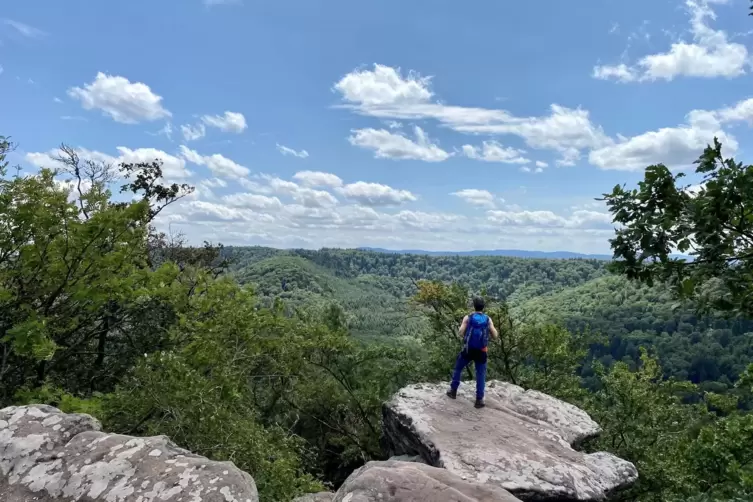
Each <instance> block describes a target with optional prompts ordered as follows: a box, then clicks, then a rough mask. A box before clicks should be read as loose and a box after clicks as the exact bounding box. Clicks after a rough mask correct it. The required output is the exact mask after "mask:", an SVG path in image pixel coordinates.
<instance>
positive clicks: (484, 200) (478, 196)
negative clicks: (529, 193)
mask: <svg viewBox="0 0 753 502" xmlns="http://www.w3.org/2000/svg"><path fill="white" fill-rule="evenodd" d="M450 195H454V196H455V197H460V198H461V199H463V200H464V201H466V202H467V203H468V204H472V205H474V206H480V207H489V208H493V207H494V195H493V194H492V193H491V192H490V191H488V190H478V189H475V188H466V189H464V190H459V191H457V192H453V193H451V194H450ZM500 202H504V200H501V201H500Z"/></svg>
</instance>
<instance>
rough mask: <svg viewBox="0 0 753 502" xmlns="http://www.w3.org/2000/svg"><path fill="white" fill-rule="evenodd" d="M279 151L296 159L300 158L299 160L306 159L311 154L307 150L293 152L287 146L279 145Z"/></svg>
mask: <svg viewBox="0 0 753 502" xmlns="http://www.w3.org/2000/svg"><path fill="white" fill-rule="evenodd" d="M277 150H278V151H279V152H280V153H281V154H283V155H292V156H294V157H298V158H299V159H305V158H306V157H308V156H309V152H307V151H306V150H301V151H300V152H297V151H295V150H293V149H292V148H288V147H287V146H285V145H281V144H279V143H278V144H277Z"/></svg>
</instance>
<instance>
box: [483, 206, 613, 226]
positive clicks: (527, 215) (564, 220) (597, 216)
mask: <svg viewBox="0 0 753 502" xmlns="http://www.w3.org/2000/svg"><path fill="white" fill-rule="evenodd" d="M486 214H487V218H488V220H489V221H490V222H492V223H495V224H498V225H502V226H532V227H553V228H587V227H596V228H598V227H602V228H604V227H605V226H607V227H608V226H609V225H611V223H612V216H611V215H610V214H608V213H600V212H598V211H589V210H578V211H573V213H572V214H570V216H561V215H558V214H556V213H554V212H552V211H499V210H491V211H487V213H486Z"/></svg>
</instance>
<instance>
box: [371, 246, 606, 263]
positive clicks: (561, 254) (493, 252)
mask: <svg viewBox="0 0 753 502" xmlns="http://www.w3.org/2000/svg"><path fill="white" fill-rule="evenodd" d="M357 249H359V250H361V251H373V252H376V253H390V254H419V255H428V256H510V257H514V258H549V259H568V258H582V259H587V260H607V261H611V260H612V256H611V255H607V254H585V253H573V252H571V251H526V250H522V249H490V250H473V251H424V250H420V249H401V250H394V249H384V248H370V247H359V248H357Z"/></svg>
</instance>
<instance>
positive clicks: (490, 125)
mask: <svg viewBox="0 0 753 502" xmlns="http://www.w3.org/2000/svg"><path fill="white" fill-rule="evenodd" d="M429 84H430V78H429V77H421V76H419V75H418V74H416V73H414V72H409V73H408V74H407V75H406V76H403V75H402V74H401V72H400V69H395V68H390V67H387V66H383V65H378V64H377V65H374V69H373V70H368V69H359V70H355V71H353V72H351V73H349V74H347V75H346V76H345V77H343V78H342V79H341V80H340V81H339V82H337V83H336V84H335V86H334V90H335V91H336V92H338V93H340V95H341V97H342V99H343V104H342V105H340V106H342V107H344V108H347V109H350V110H352V111H353V112H355V113H358V114H361V115H367V116H371V117H377V118H380V119H383V120H435V121H437V122H439V123H440V124H441V125H443V126H446V127H449V128H451V129H453V130H455V131H458V132H464V133H470V134H487V135H508V134H509V135H514V136H518V137H520V138H522V139H523V140H524V141H525V142H526V144H527V145H528V146H530V147H532V148H543V149H552V150H557V151H564V150H566V149H568V148H576V149H578V150H581V149H585V148H598V147H601V146H604V145H605V144H607V143H609V138H608V137H607V136H606V135H605V134H604V132H603V130H602V129H601V128H600V127H598V126H596V125H594V124H593V123H592V122H591V120H590V116H589V113H588V111H586V110H582V109H573V108H567V107H564V106H561V105H557V104H552V105H551V106H550V109H549V114H548V115H543V116H534V117H518V116H515V115H513V114H512V113H510V112H508V111H505V110H499V109H488V108H474V107H464V106H454V105H448V104H443V103H440V102H438V101H437V100H436V99H434V93H433V92H432V91H431V89H430V86H429ZM367 131H369V133H370V135H371V136H375V135H376V134H375V133H377V132H379V136H380V138H382V139H383V140H385V141H386V140H387V139H388V136H387V135H388V134H389V132H388V131H384V130H381V131H375V130H373V129H371V130H367Z"/></svg>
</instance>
